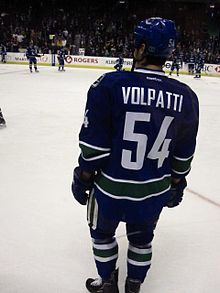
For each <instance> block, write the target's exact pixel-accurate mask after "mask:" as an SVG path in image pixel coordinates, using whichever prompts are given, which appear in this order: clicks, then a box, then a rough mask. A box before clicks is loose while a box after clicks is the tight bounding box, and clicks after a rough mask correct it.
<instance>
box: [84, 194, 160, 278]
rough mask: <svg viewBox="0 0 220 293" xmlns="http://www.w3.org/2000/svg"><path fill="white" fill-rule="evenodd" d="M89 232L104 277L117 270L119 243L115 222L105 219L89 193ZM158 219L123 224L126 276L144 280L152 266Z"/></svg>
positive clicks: (98, 268)
mask: <svg viewBox="0 0 220 293" xmlns="http://www.w3.org/2000/svg"><path fill="white" fill-rule="evenodd" d="M87 218H88V223H89V226H90V234H91V238H92V242H93V254H94V258H95V263H96V267H97V271H98V274H99V276H100V277H101V278H102V279H103V280H107V279H108V278H109V277H110V275H111V273H112V272H113V271H114V270H115V269H116V262H117V259H118V243H117V239H116V238H115V232H116V229H117V227H118V225H119V222H118V221H113V220H109V219H106V218H105V217H104V216H103V215H102V214H101V212H100V211H99V209H98V205H97V202H96V200H95V198H94V197H93V196H90V200H89V203H88V211H87ZM158 218H159V215H158V217H157V218H155V219H152V220H151V221H148V223H145V224H144V225H140V224H138V225H136V224H133V223H132V224H129V223H126V237H127V239H128V247H127V276H128V277H129V278H132V279H136V280H140V281H141V282H143V281H144V279H145V277H146V275H147V272H148V270H149V268H150V265H151V257H152V248H151V242H152V240H153V237H154V229H155V227H156V223H157V220H158Z"/></svg>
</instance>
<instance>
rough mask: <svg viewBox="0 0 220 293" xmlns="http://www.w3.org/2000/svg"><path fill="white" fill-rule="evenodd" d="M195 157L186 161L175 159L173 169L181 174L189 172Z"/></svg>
mask: <svg viewBox="0 0 220 293" xmlns="http://www.w3.org/2000/svg"><path fill="white" fill-rule="evenodd" d="M192 159H193V157H191V158H189V159H187V160H184V159H178V158H173V160H172V169H173V171H174V172H175V171H176V172H180V173H184V172H186V171H188V170H189V168H190V165H191V162H192Z"/></svg>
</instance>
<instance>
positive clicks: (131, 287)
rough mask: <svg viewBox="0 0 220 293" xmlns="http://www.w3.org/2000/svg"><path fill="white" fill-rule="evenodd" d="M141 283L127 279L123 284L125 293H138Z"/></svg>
mask: <svg viewBox="0 0 220 293" xmlns="http://www.w3.org/2000/svg"><path fill="white" fill-rule="evenodd" d="M140 289H141V281H139V280H132V279H129V278H127V279H126V283H125V293H139V292H140Z"/></svg>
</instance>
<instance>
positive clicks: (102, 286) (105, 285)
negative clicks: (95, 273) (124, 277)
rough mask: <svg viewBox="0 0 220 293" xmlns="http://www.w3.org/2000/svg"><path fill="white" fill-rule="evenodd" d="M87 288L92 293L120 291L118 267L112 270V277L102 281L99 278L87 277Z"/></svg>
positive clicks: (116, 292)
mask: <svg viewBox="0 0 220 293" xmlns="http://www.w3.org/2000/svg"><path fill="white" fill-rule="evenodd" d="M86 288H87V290H88V291H89V292H91V293H119V290H118V269H117V270H115V271H114V272H112V274H111V277H110V278H109V279H108V280H106V281H102V279H101V278H98V279H87V281H86Z"/></svg>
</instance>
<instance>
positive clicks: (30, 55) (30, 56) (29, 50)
mask: <svg viewBox="0 0 220 293" xmlns="http://www.w3.org/2000/svg"><path fill="white" fill-rule="evenodd" d="M26 57H27V58H28V59H36V57H40V55H39V54H38V53H37V50H36V49H35V48H34V47H33V46H30V47H28V48H27V50H26Z"/></svg>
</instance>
